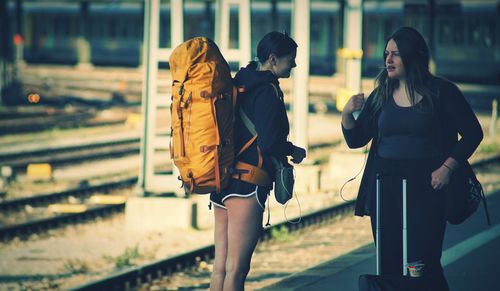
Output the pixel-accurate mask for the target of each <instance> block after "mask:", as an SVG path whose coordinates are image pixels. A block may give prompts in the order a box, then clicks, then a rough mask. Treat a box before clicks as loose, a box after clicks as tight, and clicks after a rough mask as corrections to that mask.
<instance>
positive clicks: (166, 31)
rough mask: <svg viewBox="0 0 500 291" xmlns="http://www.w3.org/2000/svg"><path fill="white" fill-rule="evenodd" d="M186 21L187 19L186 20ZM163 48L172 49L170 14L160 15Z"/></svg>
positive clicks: (161, 44)
mask: <svg viewBox="0 0 500 291" xmlns="http://www.w3.org/2000/svg"><path fill="white" fill-rule="evenodd" d="M185 21H186V19H185ZM159 45H160V47H161V48H166V47H170V14H168V15H167V14H166V13H161V15H160V43H159Z"/></svg>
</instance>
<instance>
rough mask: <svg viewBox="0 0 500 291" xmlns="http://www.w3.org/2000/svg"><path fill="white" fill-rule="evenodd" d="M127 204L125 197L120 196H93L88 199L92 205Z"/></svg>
mask: <svg viewBox="0 0 500 291" xmlns="http://www.w3.org/2000/svg"><path fill="white" fill-rule="evenodd" d="M125 202H127V197H125V196H121V195H93V196H92V197H90V203H92V204H107V205H109V204H113V205H117V204H124V203H125Z"/></svg>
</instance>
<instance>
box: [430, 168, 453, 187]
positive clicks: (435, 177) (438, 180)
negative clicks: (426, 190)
mask: <svg viewBox="0 0 500 291" xmlns="http://www.w3.org/2000/svg"><path fill="white" fill-rule="evenodd" d="M451 173H452V170H451V169H450V168H449V167H446V166H444V165H441V167H439V168H438V169H436V170H435V171H434V172H432V174H431V186H432V188H433V189H434V190H441V189H443V187H444V186H446V185H448V184H449V183H450V178H451Z"/></svg>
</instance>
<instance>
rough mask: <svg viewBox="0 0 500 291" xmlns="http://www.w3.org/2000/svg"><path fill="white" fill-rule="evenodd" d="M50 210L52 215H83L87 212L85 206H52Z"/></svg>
mask: <svg viewBox="0 0 500 291" xmlns="http://www.w3.org/2000/svg"><path fill="white" fill-rule="evenodd" d="M48 210H49V211H50V212H52V213H82V212H85V211H87V206H86V205H83V204H50V205H49V207H48Z"/></svg>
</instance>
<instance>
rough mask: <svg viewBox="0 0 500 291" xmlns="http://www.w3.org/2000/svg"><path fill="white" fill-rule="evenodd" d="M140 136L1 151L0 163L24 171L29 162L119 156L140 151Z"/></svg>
mask: <svg viewBox="0 0 500 291" xmlns="http://www.w3.org/2000/svg"><path fill="white" fill-rule="evenodd" d="M139 143H140V138H139V136H133V137H125V138H118V139H112V140H104V141H98V142H92V143H88V144H76V145H63V146H53V147H46V148H39V147H37V148H35V149H23V150H21V151H16V149H14V150H13V151H7V152H0V165H2V166H9V167H11V168H12V170H13V172H14V173H16V172H20V171H24V170H25V169H26V167H27V165H29V164H37V163H48V164H50V165H52V166H60V165H65V164H71V163H77V162H82V161H92V160H97V159H105V158H110V157H119V156H124V155H130V154H137V153H139V145H140V144H139Z"/></svg>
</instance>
